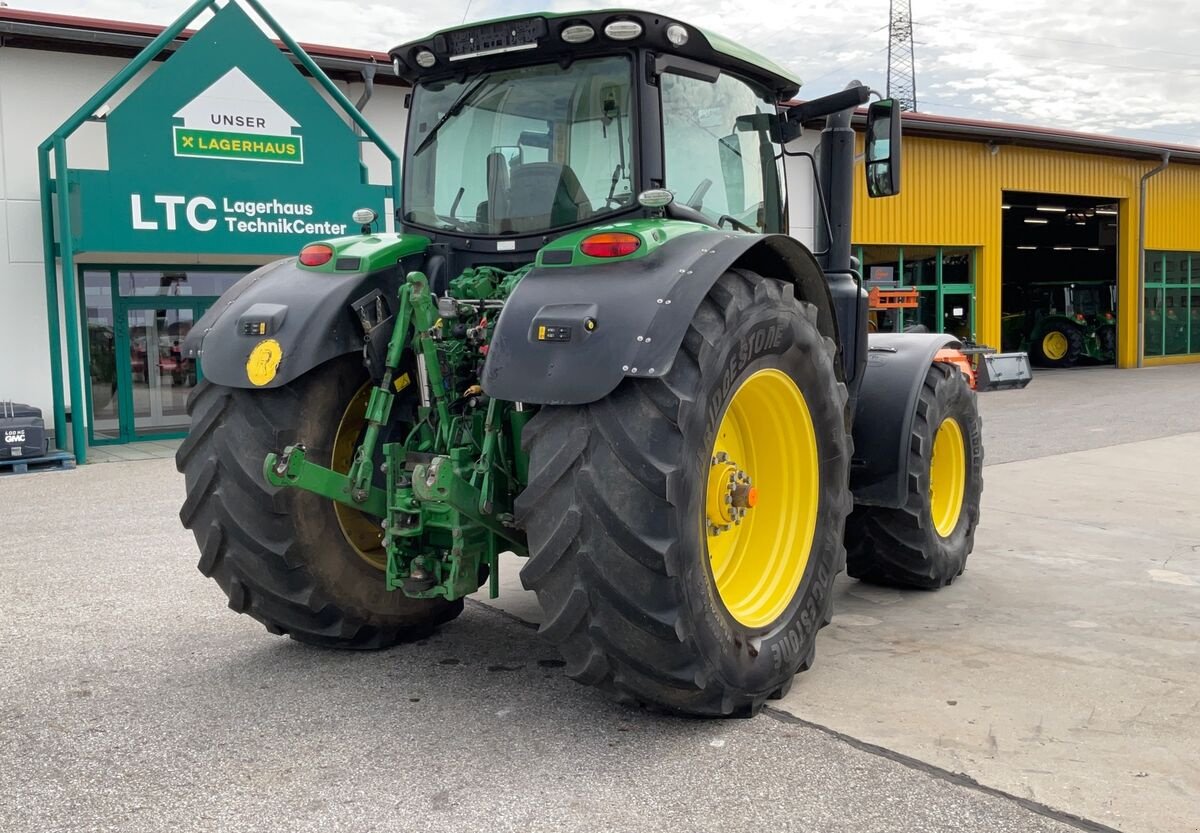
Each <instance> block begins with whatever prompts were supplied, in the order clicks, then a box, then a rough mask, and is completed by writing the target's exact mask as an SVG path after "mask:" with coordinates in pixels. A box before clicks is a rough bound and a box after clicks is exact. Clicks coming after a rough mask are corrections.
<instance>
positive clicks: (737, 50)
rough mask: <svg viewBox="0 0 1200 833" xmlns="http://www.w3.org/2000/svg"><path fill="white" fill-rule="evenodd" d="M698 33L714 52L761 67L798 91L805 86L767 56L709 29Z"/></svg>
mask: <svg viewBox="0 0 1200 833" xmlns="http://www.w3.org/2000/svg"><path fill="white" fill-rule="evenodd" d="M697 31H698V32H700V33H702V34H703V35H704V37H705V38H707V39H708V43H709V46H711V47H712V48H713V50H714V51H716V52H719V53H721V54H722V55H724V56H726V57H728V58H735V59H737V60H739V61H745V62H746V63H748V64H753V65H754V66H756V67H761V68H762V69H764V70H766V71H767V72H770V73H772V74H773V75H778V76H779V77H780V78H783V79H784V80H786V81H788V82H789V83H791V84H794V85H795V86H796V89H797V90H798V89H799V88H800V87H801V86H802V85H803V84H804V82H803V81H801V80H800V76H799V75H796V74H795V73H794V72H792V71H791V70H790V69H788V68H787V67H783V66H780V65H779V64H777V63H775V62H774V61H772V60H771V59H770V58H768V57H766V56H765V55H760V54H759V53H757V52H755V51H754V50H753V49H747V48H746V47H744V46H742V45H741V44H740V43H735V42H734V41H731V40H730V39H729V38H727V37H725V36H724V35H720V34H717V33H716V32H710V31H708V30H707V29H697ZM793 95H794V93H793Z"/></svg>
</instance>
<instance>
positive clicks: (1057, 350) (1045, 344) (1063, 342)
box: [1042, 330, 1071, 361]
mask: <svg viewBox="0 0 1200 833" xmlns="http://www.w3.org/2000/svg"><path fill="white" fill-rule="evenodd" d="M1070 346H1071V343H1070V342H1069V341H1067V337H1066V336H1065V335H1063V334H1062V333H1060V332H1059V331H1058V330H1051V331H1050V332H1048V333H1046V335H1045V336H1043V337H1042V353H1043V354H1044V355H1045V356H1046V358H1048V359H1052V360H1054V361H1058V360H1059V359H1061V358H1062V357H1063V356H1065V355H1067V350H1068V349H1069V348H1070Z"/></svg>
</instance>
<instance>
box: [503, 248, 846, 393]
mask: <svg viewBox="0 0 1200 833" xmlns="http://www.w3.org/2000/svg"><path fill="white" fill-rule="evenodd" d="M735 267H740V268H746V269H752V270H754V271H756V272H758V273H760V274H762V275H763V276H765V277H770V278H777V279H780V280H785V281H788V282H790V283H792V284H793V285H794V286H795V293H796V297H798V298H801V299H803V300H805V301H808V302H809V303H812V304H814V305H815V306H816V307H817V309H818V320H817V326H818V328H819V329H820V331H821V332H822V334H824V335H826V336H828V337H830V338H832V339H834V342H835V343H837V322H836V320H835V317H834V314H833V306H832V302H831V300H830V295H829V289H828V287H827V286H826V284H825V280H824V276H823V274H822V272H821V267H820V266H819V265H818V264H817V261H816V259H815V258H814V257H813V256H812V253H811V252H809V251H808V249H806V248H805V247H804V246H803V245H802V244H801V243H799V242H798V241H796V240H794V239H792V238H790V237H786V236H784V235H765V236H764V235H757V234H740V233H733V232H727V231H719V230H715V229H710V228H707V227H701V226H697V230H696V231H695V232H692V233H689V234H685V235H682V236H680V237H676V238H674V239H672V240H670V241H669V242H667V243H664V244H663V245H661V246H659V247H658V248H657V249H656V250H655V251H653V252H652V253H651V254H648V255H646V256H645V257H641V258H637V259H633V260H622V261H616V262H613V263H591V264H587V265H575V266H545V265H543V266H539V267H537V268H534V269H533V270H532V271H530V272H529V274H528V275H526V276H525V277H524V278H523V279H522V280H521V282H520V284H518V285H517V288H516V290H515V291H514V292H513V294H512V295H511V296H510V297H509V299H508V301H507V302H506V303H505V305H504V310H503V312H502V313H501V314H500V319H499V321H498V322H497V323H496V330H495V333H494V335H493V337H492V341H491V345H490V346H489V352H488V357H487V363H486V365H485V367H484V374H483V388H484V390H485V391H486V392H487V393H488V395H490V396H492V397H495V398H497V399H506V400H509V401H515V402H528V403H533V404H542V405H579V404H585V403H588V402H595V401H597V400H599V399H603V398H604V397H605V396H607V395H608V394H609V393H611V392H612V391H613V390H614V389H615V388H616V387H617V386H618V385H619V384H620V383H621V381H622V380H623V379H625V378H626V377H632V378H641V379H646V378H657V377H661V376H665V375H666V374H667V372H668V371H670V369H671V365H672V363H673V362H674V360H675V354H676V353H677V352H678V350H679V346H680V344H682V342H683V337H684V335H685V334H686V333H687V328H688V325H689V324H690V323H691V321H692V319H693V318H694V316H695V314H696V310H697V309H699V307H700V303H701V302H702V301H703V300H704V297H705V296H706V295H707V294H708V291H709V290H710V289H711V288H712V286H713V284H715V283H716V282H717V279H718V278H719V277H720V276H721V275H722V274H723V273H724V272H725V271H726V270H728V269H730V268H735Z"/></svg>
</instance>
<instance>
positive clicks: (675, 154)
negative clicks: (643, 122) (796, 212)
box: [660, 73, 784, 232]
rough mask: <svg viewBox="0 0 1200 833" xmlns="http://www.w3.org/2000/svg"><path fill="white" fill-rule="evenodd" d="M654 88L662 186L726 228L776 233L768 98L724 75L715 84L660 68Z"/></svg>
mask: <svg viewBox="0 0 1200 833" xmlns="http://www.w3.org/2000/svg"><path fill="white" fill-rule="evenodd" d="M660 88H661V91H662V110H663V154H664V163H665V167H666V184H667V188H669V189H670V190H671V191H673V192H674V193H675V199H676V200H677V201H679V202H680V204H684V205H688V206H690V207H691V208H694V209H696V210H697V211H699V212H701V213H702V214H704V215H705V216H706V217H708V218H709V219H710V220H712V221H713V222H714V223H716V222H721V224H722V225H724V226H726V227H727V228H728V227H731V226H734V227H736V225H737V224H741V225H744V226H748V227H750V228H752V229H755V230H757V231H761V232H780V231H783V228H784V222H783V216H784V195H783V186H782V183H783V176H782V161H781V160H782V155H781V149H780V147H779V146H778V145H777V144H776V143H774V142H773V141H771V135H770V122H771V120H772V117H773V116H774V115H775V113H776V107H775V102H774V101H773V100H772V99H771V97H770V96H768V95H765V94H764V93H763V92H761V91H759V90H756V89H755V88H754V87H751V86H750V85H749V84H747V83H746V82H745V81H742V80H741V79H739V78H737V77H735V76H732V75H728V74H724V73H723V74H722V75H721V77H720V78H718V79H717V80H716V81H714V82H709V81H702V80H698V79H695V78H685V77H683V76H682V75H675V74H672V73H666V74H664V75H663V76H662V78H661V83H660ZM731 220H733V221H736V224H735V223H732V222H730V221H731Z"/></svg>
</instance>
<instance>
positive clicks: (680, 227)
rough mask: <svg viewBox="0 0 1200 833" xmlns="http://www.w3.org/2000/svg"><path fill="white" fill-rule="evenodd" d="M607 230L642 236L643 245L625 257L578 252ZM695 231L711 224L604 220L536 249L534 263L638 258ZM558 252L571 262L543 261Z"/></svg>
mask: <svg viewBox="0 0 1200 833" xmlns="http://www.w3.org/2000/svg"><path fill="white" fill-rule="evenodd" d="M608 231H621V232H626V233H627V234H633V235H636V236H637V237H638V238H640V239H641V241H642V245H640V246H638V248H637V249H635V250H634V252H633V253H632V254H629V255H626V256H625V257H589V256H588V255H585V254H584V253H583V252H581V251H579V244H580V243H582V242H583V241H584V240H586V239H587V238H588V237H591V236H592V235H593V234H601V233H603V232H608ZM696 231H712V226H705V225H701V224H700V223H692V222H688V221H686V220H664V219H657V218H651V219H636V220H622V221H620V222H617V223H606V224H604V225H602V226H592V227H591V228H586V229H581V230H579V231H575V232H572V233H570V234H565V235H563V236H562V237H560V238H558V239H557V240H555V241H554V242H553V243H550V244H548V245H546V246H545V247H544V248H542V250H541V251H539V252H538V257H537V265H538V266H539V267H541V268H547V269H553V268H555V267H556V266H586V265H589V264H601V263H614V262H617V261H621V260H638V259H640V258H643V257H646V256H647V255H649V254H652V253H653V252H655V251H656V250H658V249H659V248H660V247H661V246H662V245H663V244H664V243H667V242H669V241H671V240H674V239H675V238H676V237H682V236H683V235H685V234H691V233H692V232H696ZM561 251H569V252H571V261H570V262H569V263H546V262H545V255H546V253H547V252H561Z"/></svg>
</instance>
